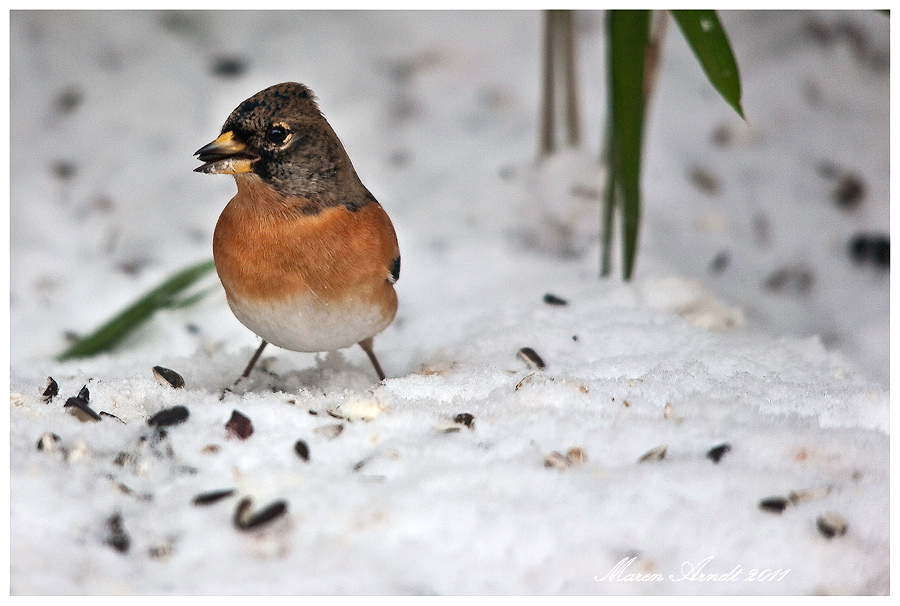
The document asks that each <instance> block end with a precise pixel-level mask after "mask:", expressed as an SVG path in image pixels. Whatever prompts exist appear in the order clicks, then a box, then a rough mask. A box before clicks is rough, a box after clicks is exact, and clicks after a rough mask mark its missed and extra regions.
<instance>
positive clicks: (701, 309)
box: [10, 12, 890, 594]
mask: <svg viewBox="0 0 900 606" xmlns="http://www.w3.org/2000/svg"><path fill="white" fill-rule="evenodd" d="M723 20H724V23H725V26H726V29H728V31H729V32H730V34H731V37H732V42H733V45H734V48H735V53H736V56H737V57H738V61H739V64H740V67H741V70H742V74H743V77H744V91H745V101H744V108H745V112H746V114H747V116H748V122H749V124H748V125H745V124H743V123H741V122H740V121H739V119H738V118H737V117H735V116H733V115H732V114H731V113H730V112H731V110H730V109H729V108H728V107H727V106H726V105H725V103H724V102H723V101H721V100H720V99H719V98H718V97H717V96H716V94H715V93H714V92H713V91H712V89H711V88H710V87H709V85H708V84H707V83H706V82H705V81H704V78H703V75H702V73H701V71H700V69H699V67H698V66H697V65H696V62H695V60H694V58H693V57H692V55H691V54H690V51H689V50H688V49H687V47H686V46H685V45H684V43H683V42H682V40H681V38H680V35H679V32H678V31H677V29H676V28H675V27H674V26H672V27H670V30H669V36H668V38H667V45H666V51H665V55H664V62H663V65H662V71H661V74H660V79H659V83H658V88H657V91H656V93H655V95H654V98H653V106H652V107H653V109H652V115H651V119H650V122H649V126H648V128H649V130H648V140H647V144H648V150H647V155H646V158H645V169H646V175H645V182H644V183H645V196H646V210H645V215H644V216H645V231H644V232H643V246H642V249H641V253H640V257H639V260H638V274H637V277H636V279H635V281H634V282H633V283H632V284H622V283H620V282H619V281H617V280H607V281H598V280H597V279H596V273H597V257H598V253H597V246H596V243H595V238H596V216H597V214H598V213H597V211H596V207H595V206H593V204H594V203H593V202H591V200H593V199H595V195H594V194H592V193H591V192H596V191H597V190H598V188H599V187H600V185H601V181H600V171H599V170H598V169H596V168H595V167H594V164H593V162H592V159H593V158H594V157H595V156H596V153H597V149H598V148H599V137H600V133H601V131H602V126H601V120H602V117H603V115H604V111H603V100H604V94H605V92H604V89H603V75H604V74H603V57H602V52H603V38H602V14H601V13H586V14H581V15H580V21H579V24H580V25H579V29H580V33H581V38H580V40H579V42H580V45H581V46H580V55H579V58H580V61H581V64H580V71H581V73H582V82H583V90H582V93H583V94H582V99H583V101H584V104H585V105H584V106H583V109H584V114H585V120H584V128H585V133H586V134H587V137H586V139H587V141H586V144H585V148H584V150H583V151H578V152H570V153H569V154H567V155H566V157H565V158H557V159H556V160H554V161H552V162H550V163H548V164H545V165H544V166H543V167H540V168H535V166H534V156H535V153H534V152H535V150H536V147H537V146H536V138H535V137H536V132H537V128H536V125H537V113H538V88H539V78H538V66H539V58H540V54H539V47H538V41H539V33H540V15H539V14H538V13H533V12H516V13H484V12H479V13H452V12H451V13H329V12H316V13H290V14H279V13H241V14H236V13H214V12H209V13H154V12H141V13H102V14H98V13H23V12H16V13H13V14H12V16H11V80H10V82H11V114H12V120H11V260H12V263H11V299H10V306H11V348H10V349H11V351H10V354H11V389H10V391H11V395H10V397H11V410H10V475H11V529H10V540H11V568H10V574H11V581H10V583H11V591H12V593H14V594H36V593H37V594H40V593H53V594H57V593H90V594H94V593H100V594H107V593H150V594H159V593H217V594H218V593H239V594H244V593H247V594H254V593H267V594H268V593H276V594H282V593H288V594H290V593H295V594H296V593H299V594H303V593H313V594H315V593H329V594H331V593H337V594H370V593H374V594H384V593H404V594H406V593H427V594H431V593H437V594H469V593H487V594H501V593H512V594H557V593H560V594H811V593H886V592H888V591H889V551H890V549H889V545H890V544H889V536H888V532H889V392H888V386H889V369H888V359H889V351H888V349H889V348H888V343H889V336H888V326H889V321H888V320H889V310H888V307H889V275H888V272H887V271H886V270H884V269H878V268H876V267H874V266H873V265H871V264H864V265H856V264H854V263H853V262H852V260H851V258H850V255H849V254H848V246H849V242H850V240H851V238H853V237H854V235H856V234H857V233H860V232H863V231H865V232H875V233H882V234H885V235H886V234H887V233H888V228H889V225H888V219H889V204H888V202H889V199H888V171H889V166H888V150H889V142H888V126H887V125H888V117H889V109H888V92H889V79H888V64H889V60H888V53H889V49H888V27H889V22H888V20H887V19H886V18H884V17H883V16H880V15H877V14H875V13H869V12H866V13H777V14H771V13H750V14H746V13H725V14H724V15H723ZM670 25H671V24H670ZM285 80H299V81H302V82H304V83H306V84H308V85H309V86H310V87H311V88H312V89H313V90H314V91H315V92H316V93H317V95H318V96H319V99H320V105H321V107H322V109H323V111H324V113H325V115H326V116H327V117H328V119H329V121H330V122H331V124H332V126H333V127H334V128H335V130H336V131H337V133H338V134H339V135H340V136H341V138H342V140H343V142H344V144H345V146H346V148H347V149H348V151H349V153H350V156H351V158H352V159H353V161H354V164H355V167H356V169H357V172H358V173H359V174H360V176H361V177H362V179H363V181H364V183H366V185H367V186H368V188H369V189H370V190H371V191H372V192H373V193H374V194H375V196H376V197H377V198H378V199H379V200H380V201H381V203H382V204H383V206H384V207H385V208H386V210H387V211H388V213H389V214H390V215H391V217H392V219H393V221H394V224H395V226H396V228H397V232H398V236H399V240H400V247H401V251H402V254H403V274H402V276H401V280H400V282H399V283H398V292H399V295H400V299H401V307H400V312H399V315H398V318H397V321H396V322H395V323H394V324H393V325H392V326H391V327H390V328H389V329H388V330H387V331H385V333H383V335H381V336H380V337H379V338H378V339H377V340H376V349H377V351H378V352H379V356H380V358H381V361H382V364H383V365H384V367H385V370H386V372H387V374H388V375H389V377H390V378H389V379H388V380H386V381H385V382H384V383H382V384H376V383H375V382H374V380H375V377H374V374H373V373H372V372H371V369H370V368H369V366H368V363H367V361H366V360H365V357H364V355H363V354H362V352H361V351H359V350H347V351H343V352H339V353H331V354H321V355H311V354H309V355H308V354H296V353H291V352H285V351H281V350H276V349H274V348H272V349H270V350H269V351H267V356H266V357H265V358H264V369H265V370H266V372H259V373H257V374H256V375H255V376H254V377H253V379H252V380H251V381H249V382H248V383H247V384H246V385H245V386H244V387H245V389H243V390H241V391H239V392H238V393H236V394H231V395H228V396H227V397H226V398H225V400H224V401H219V398H218V393H219V391H220V389H221V388H222V387H223V386H224V385H226V384H228V383H229V382H230V381H231V380H233V378H234V377H235V376H236V375H237V373H238V372H239V371H240V370H241V369H242V368H243V365H244V364H245V363H246V361H247V359H248V358H249V356H250V354H251V353H252V351H253V349H254V347H255V346H256V340H255V338H254V336H253V335H252V334H250V333H249V332H248V331H247V330H246V329H244V328H243V327H242V326H241V325H240V324H239V323H238V322H237V320H235V319H234V318H233V316H231V314H230V312H229V311H228V309H227V306H226V305H225V302H224V295H223V294H222V293H217V294H216V295H215V296H212V297H210V298H209V299H207V300H205V301H204V302H202V303H201V304H199V305H197V306H195V307H193V308H189V309H184V310H178V311H172V312H167V313H162V314H159V316H158V317H157V318H155V319H154V320H153V321H152V322H151V323H150V324H148V325H147V326H146V327H145V328H144V329H143V330H141V331H140V333H139V334H138V335H136V336H135V337H134V338H133V339H131V340H130V342H129V343H128V344H126V346H124V347H122V348H121V349H120V350H119V351H118V352H116V353H115V354H113V355H107V356H101V357H98V358H94V359H88V360H80V361H75V362H70V363H66V364H60V363H57V362H55V361H54V359H53V356H54V355H55V354H56V353H58V352H59V351H61V349H62V348H64V346H65V344H66V333H67V331H76V332H84V331H86V330H89V329H91V328H93V327H95V326H96V325H98V324H99V323H100V322H101V321H103V320H104V319H106V318H107V317H108V316H109V315H111V314H112V313H114V312H115V311H117V310H118V309H120V308H121V307H122V306H123V305H125V304H127V303H128V302H130V301H131V300H132V299H133V298H135V297H136V296H137V295H138V294H139V293H141V292H143V291H144V290H145V289H147V288H149V287H151V286H153V285H155V284H156V283H158V282H159V281H160V280H161V279H163V278H164V277H165V276H167V275H169V274H170V273H171V272H173V271H174V270H176V269H179V268H181V267H183V266H185V265H187V264H189V263H193V262H196V261H199V260H202V259H205V258H207V257H209V255H210V250H211V234H212V229H213V226H214V225H215V220H216V217H217V215H218V213H219V212H220V211H221V208H222V207H223V206H224V204H225V203H226V202H227V200H228V199H229V197H230V196H231V195H232V194H233V191H234V184H233V181H232V180H230V179H228V178H224V177H223V178H210V177H207V176H204V175H198V174H196V173H193V172H191V169H192V168H193V167H194V166H196V162H195V161H193V159H192V157H191V154H192V153H193V151H194V150H196V149H197V148H198V147H200V146H201V145H203V144H205V143H207V142H208V141H209V140H211V139H212V138H213V137H214V136H215V135H216V134H217V133H218V129H219V128H220V126H221V123H222V122H223V121H224V119H225V117H226V116H227V115H228V113H229V112H230V111H231V110H232V109H233V108H234V106H235V105H237V103H239V102H240V101H242V100H243V99H244V98H246V97H248V96H250V95H251V94H253V93H255V92H257V91H258V90H260V89H262V88H264V87H266V86H268V85H270V84H273V83H276V82H281V81H285ZM829 167H836V172H837V177H833V176H828V174H827V173H828V170H827V169H828V168H829ZM832 172H834V171H832ZM848 173H853V174H855V175H856V176H857V178H858V179H859V180H860V181H861V182H862V183H863V184H864V195H863V196H862V198H861V202H860V203H859V204H858V206H856V207H855V208H851V209H847V208H841V207H839V206H838V205H837V204H836V203H835V202H834V200H833V197H832V190H833V188H834V187H835V185H836V183H837V181H838V180H840V179H842V178H845V177H846V174H848ZM573 191H575V192H576V193H575V194H572V192H573ZM547 214H549V215H550V216H551V217H553V218H554V219H553V220H554V221H555V222H559V221H563V222H565V221H566V220H569V221H576V220H577V219H573V217H580V222H577V223H573V224H572V223H570V224H569V227H570V228H571V229H570V230H569V232H568V233H570V237H567V238H561V236H560V232H559V231H558V230H556V231H554V230H553V229H550V228H548V227H547V226H548V225H549V224H551V221H550V220H549V219H547ZM562 250H567V251H568V253H569V254H568V255H562V254H559V252H560V251H562ZM548 292H549V293H553V294H555V295H557V296H559V297H562V298H564V299H566V300H567V301H568V305H565V306H551V305H548V304H547V303H545V302H544V301H543V297H544V295H545V293H548ZM522 347H532V348H533V349H534V350H536V351H537V352H538V353H539V354H540V356H541V357H542V358H543V360H544V361H545V362H546V364H547V366H546V368H545V369H544V370H543V371H536V370H534V369H530V368H529V367H528V366H527V365H526V364H525V363H524V362H523V361H522V360H521V359H519V358H518V357H517V356H516V352H517V351H518V350H519V349H520V348H522ZM155 365H162V366H166V367H169V368H172V369H175V370H177V371H178V372H179V373H181V374H182V375H183V376H184V378H185V381H186V386H185V388H183V389H180V390H174V389H172V388H169V387H164V386H162V385H160V384H159V383H157V382H156V381H155V380H154V378H153V376H152V374H151V368H152V367H153V366H155ZM48 376H52V377H53V378H54V379H55V380H56V381H57V382H58V384H59V389H60V395H59V396H57V397H56V398H54V399H53V400H52V401H51V402H49V403H45V402H44V401H43V400H42V399H41V398H40V394H41V392H42V391H43V390H44V387H45V386H46V382H47V377H48ZM83 385H86V386H87V387H88V389H89V391H90V399H91V400H90V401H91V406H92V407H93V409H94V410H96V411H105V412H108V413H111V414H113V415H116V416H117V417H118V418H119V419H120V420H121V421H123V422H124V424H123V423H120V422H119V421H117V420H115V419H113V418H108V417H106V418H104V419H103V420H102V421H101V422H99V423H92V422H87V423H82V422H80V421H78V420H77V419H76V418H75V417H74V416H72V415H69V414H67V412H65V410H64V408H63V404H64V402H65V401H66V399H67V398H70V397H73V396H75V395H76V394H77V393H78V391H79V390H80V389H81V387H82V386H83ZM179 405H180V406H185V407H187V408H188V410H189V412H190V416H189V418H188V420H187V421H186V422H184V423H183V424H180V425H175V426H172V427H169V428H168V429H167V431H166V435H165V437H161V436H160V435H159V434H158V433H156V431H155V430H154V429H153V428H151V427H149V426H148V425H147V419H148V418H149V417H151V416H152V415H154V414H155V413H157V412H159V411H160V410H163V409H166V408H169V407H173V406H179ZM233 410H239V411H240V412H241V413H243V414H244V415H246V416H247V417H249V418H250V419H251V421H252V424H253V428H254V433H253V434H252V435H251V436H250V437H249V438H248V439H246V440H240V439H237V438H234V437H229V433H228V431H227V430H226V428H225V424H226V422H227V421H228V420H229V418H230V417H231V415H232V411H233ZM463 413H468V414H469V415H471V416H472V418H473V419H474V421H473V422H472V423H471V427H467V426H466V425H465V424H463V423H460V422H457V421H454V419H455V418H456V417H457V415H461V414H463ZM459 419H460V420H463V417H459ZM339 426H340V427H341V428H342V429H340V430H339V429H337V428H338V427H339ZM45 432H51V433H54V434H56V435H57V436H59V438H60V441H59V442H55V443H53V444H52V448H49V446H50V445H51V442H49V441H48V442H46V443H45V446H48V448H45V449H44V450H38V449H37V448H36V447H35V446H36V444H37V443H38V441H39V438H40V436H41V435H42V434H44V433H45ZM298 440H303V441H305V443H306V444H307V446H308V449H309V459H308V461H304V460H303V459H302V458H301V457H299V456H298V454H297V452H296V451H295V443H296V442H297V441H298ZM722 443H728V444H729V445H730V447H731V448H730V450H729V451H727V452H726V453H725V454H724V456H723V457H722V458H721V460H720V461H719V462H718V463H714V462H713V461H712V460H711V459H710V458H708V457H707V452H708V451H709V450H710V449H711V448H712V447H715V446H717V445H720V444H722ZM661 446H665V447H666V451H665V457H664V458H662V459H660V460H655V459H652V457H651V460H645V461H643V462H639V461H640V459H642V458H644V457H643V455H644V454H645V453H648V452H649V451H651V450H652V449H655V448H657V447H661ZM570 449H579V450H578V451H572V452H571V455H570V456H569V457H568V458H566V457H565V456H563V455H565V454H566V453H567V451H570ZM579 451H580V453H581V455H579V454H578V452H579ZM554 452H556V453H561V454H560V455H553V454H552V453H554ZM217 489H235V490H236V492H235V493H234V494H233V495H232V496H229V497H225V498H223V499H222V500H220V501H218V502H216V503H213V504H210V505H206V506H197V505H194V504H192V499H193V498H194V497H195V496H196V495H198V494H201V493H206V492H209V491H212V490H217ZM806 489H813V490H812V491H811V492H810V493H800V494H799V495H798V494H795V495H794V497H795V499H794V501H795V502H791V501H788V505H787V506H786V508H785V509H784V511H783V512H782V513H780V514H778V513H772V512H770V511H766V510H763V509H761V508H760V507H759V503H760V501H761V500H762V499H765V498H768V497H779V496H780V497H785V498H786V497H788V496H789V494H790V493H791V491H795V492H797V491H802V490H806ZM244 497H250V498H251V499H252V508H251V511H256V510H258V509H262V508H264V507H266V506H268V505H269V504H272V503H276V502H278V501H281V500H283V501H284V502H286V504H287V511H286V513H285V514H284V515H282V516H281V517H279V518H277V519H276V520H274V521H273V522H271V523H270V524H268V525H263V526H261V527H260V528H259V529H249V530H241V529H238V528H236V527H235V525H234V523H233V517H234V514H235V510H236V507H237V504H238V502H239V501H240V500H241V499H243V498H244ZM824 512H834V513H836V514H838V515H840V516H841V517H842V518H843V519H845V520H846V522H847V532H846V534H844V535H842V536H835V537H834V538H831V539H828V538H826V537H825V536H823V534H822V533H821V532H820V531H819V530H818V529H817V518H818V517H819V516H820V514H822V513H824ZM631 558H634V559H633V560H632V559H631ZM709 558H711V559H709ZM623 560H624V561H625V562H626V563H627V562H630V564H629V565H628V568H625V569H622V568H620V569H618V571H617V572H616V571H613V569H614V567H615V566H616V565H617V563H619V562H620V561H623ZM703 562H706V563H705V564H703ZM637 574H640V575H644V574H647V575H659V580H656V578H657V577H652V578H653V579H654V580H647V581H641V582H639V581H635V580H629V579H633V578H635V577H634V576H629V575H637ZM708 574H714V575H719V577H720V579H721V580H717V581H714V580H711V579H708V578H707V579H708V580H706V581H703V580H701V579H702V578H703V577H702V576H701V575H708ZM683 577H687V578H683ZM676 579H681V580H676Z"/></svg>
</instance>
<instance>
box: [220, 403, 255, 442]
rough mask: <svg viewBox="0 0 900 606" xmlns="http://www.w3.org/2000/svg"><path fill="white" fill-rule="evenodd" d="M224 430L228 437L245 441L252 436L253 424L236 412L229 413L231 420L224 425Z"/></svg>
mask: <svg viewBox="0 0 900 606" xmlns="http://www.w3.org/2000/svg"><path fill="white" fill-rule="evenodd" d="M225 429H226V430H227V431H228V434H229V435H233V436H236V437H238V438H240V439H241V440H246V439H247V438H249V437H250V436H252V435H253V423H251V422H250V419H249V418H248V417H246V416H244V415H243V414H241V413H240V412H238V411H237V410H233V411H231V418H230V419H229V420H228V422H227V423H225Z"/></svg>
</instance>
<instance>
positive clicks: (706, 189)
mask: <svg viewBox="0 0 900 606" xmlns="http://www.w3.org/2000/svg"><path fill="white" fill-rule="evenodd" d="M690 179H691V183H693V184H694V185H695V186H696V187H697V189H699V190H700V191H702V192H703V193H705V194H708V195H710V196H715V195H716V194H718V193H719V191H720V190H721V186H720V184H719V178H718V177H716V176H715V175H714V174H712V173H711V172H709V171H708V170H706V169H703V168H700V167H695V168H693V169H691V172H690Z"/></svg>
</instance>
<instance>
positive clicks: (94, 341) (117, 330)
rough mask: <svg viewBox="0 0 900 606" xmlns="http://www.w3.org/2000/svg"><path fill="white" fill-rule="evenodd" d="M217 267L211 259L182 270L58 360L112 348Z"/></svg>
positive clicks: (76, 344)
mask: <svg viewBox="0 0 900 606" xmlns="http://www.w3.org/2000/svg"><path fill="white" fill-rule="evenodd" d="M214 270H215V264H214V263H213V262H212V261H211V260H209V261H203V262H202V263H198V264H196V265H192V266H190V267H187V268H185V269H183V270H182V271H180V272H178V273H177V274H175V275H174V276H172V277H170V278H169V279H167V280H166V281H165V282H163V283H162V284H160V285H159V286H157V287H156V288H154V289H153V290H151V291H149V292H148V293H146V294H145V295H143V296H142V297H140V298H139V299H138V300H137V301H135V302H134V303H132V304H131V305H129V306H128V307H126V308H125V309H124V310H122V311H121V312H119V313H118V314H116V315H115V316H113V317H112V318H111V319H110V320H108V321H107V322H106V323H105V324H103V325H102V326H100V327H99V328H98V329H97V330H95V331H94V332H93V333H91V334H90V335H88V336H87V337H84V338H83V339H79V340H78V342H76V343H75V344H74V345H72V346H71V347H70V348H69V349H67V350H66V351H64V352H63V353H62V354H60V355H59V356H58V358H57V359H58V360H59V361H60V362H63V361H65V360H72V359H74V358H84V357H87V356H92V355H96V354H98V353H102V352H105V351H109V350H111V349H112V348H113V347H115V346H116V345H117V344H118V343H120V342H121V341H122V340H123V339H125V337H127V336H128V335H129V334H130V333H131V332H132V331H134V330H135V329H136V328H137V327H138V326H140V325H141V324H143V323H144V322H146V321H147V320H149V319H150V317H151V316H152V315H153V314H154V313H155V312H156V311H157V310H159V309H162V308H165V307H169V306H171V305H172V303H173V302H174V301H176V299H177V297H178V296H179V295H180V294H181V293H183V292H184V291H185V290H187V289H188V288H190V287H191V286H192V285H193V284H195V283H196V282H197V281H198V280H200V279H201V278H202V277H203V276H205V275H206V274H208V273H210V272H211V271H214ZM191 302H194V301H191Z"/></svg>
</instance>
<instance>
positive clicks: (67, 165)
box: [50, 160, 76, 181]
mask: <svg viewBox="0 0 900 606" xmlns="http://www.w3.org/2000/svg"><path fill="white" fill-rule="evenodd" d="M50 170H51V171H52V172H53V174H54V176H56V178H57V179H60V180H62V181H67V180H69V179H71V178H72V177H74V176H75V170H76V169H75V164H73V163H72V162H69V161H68V160H57V161H56V162H54V163H53V165H52V166H51V167H50Z"/></svg>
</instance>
